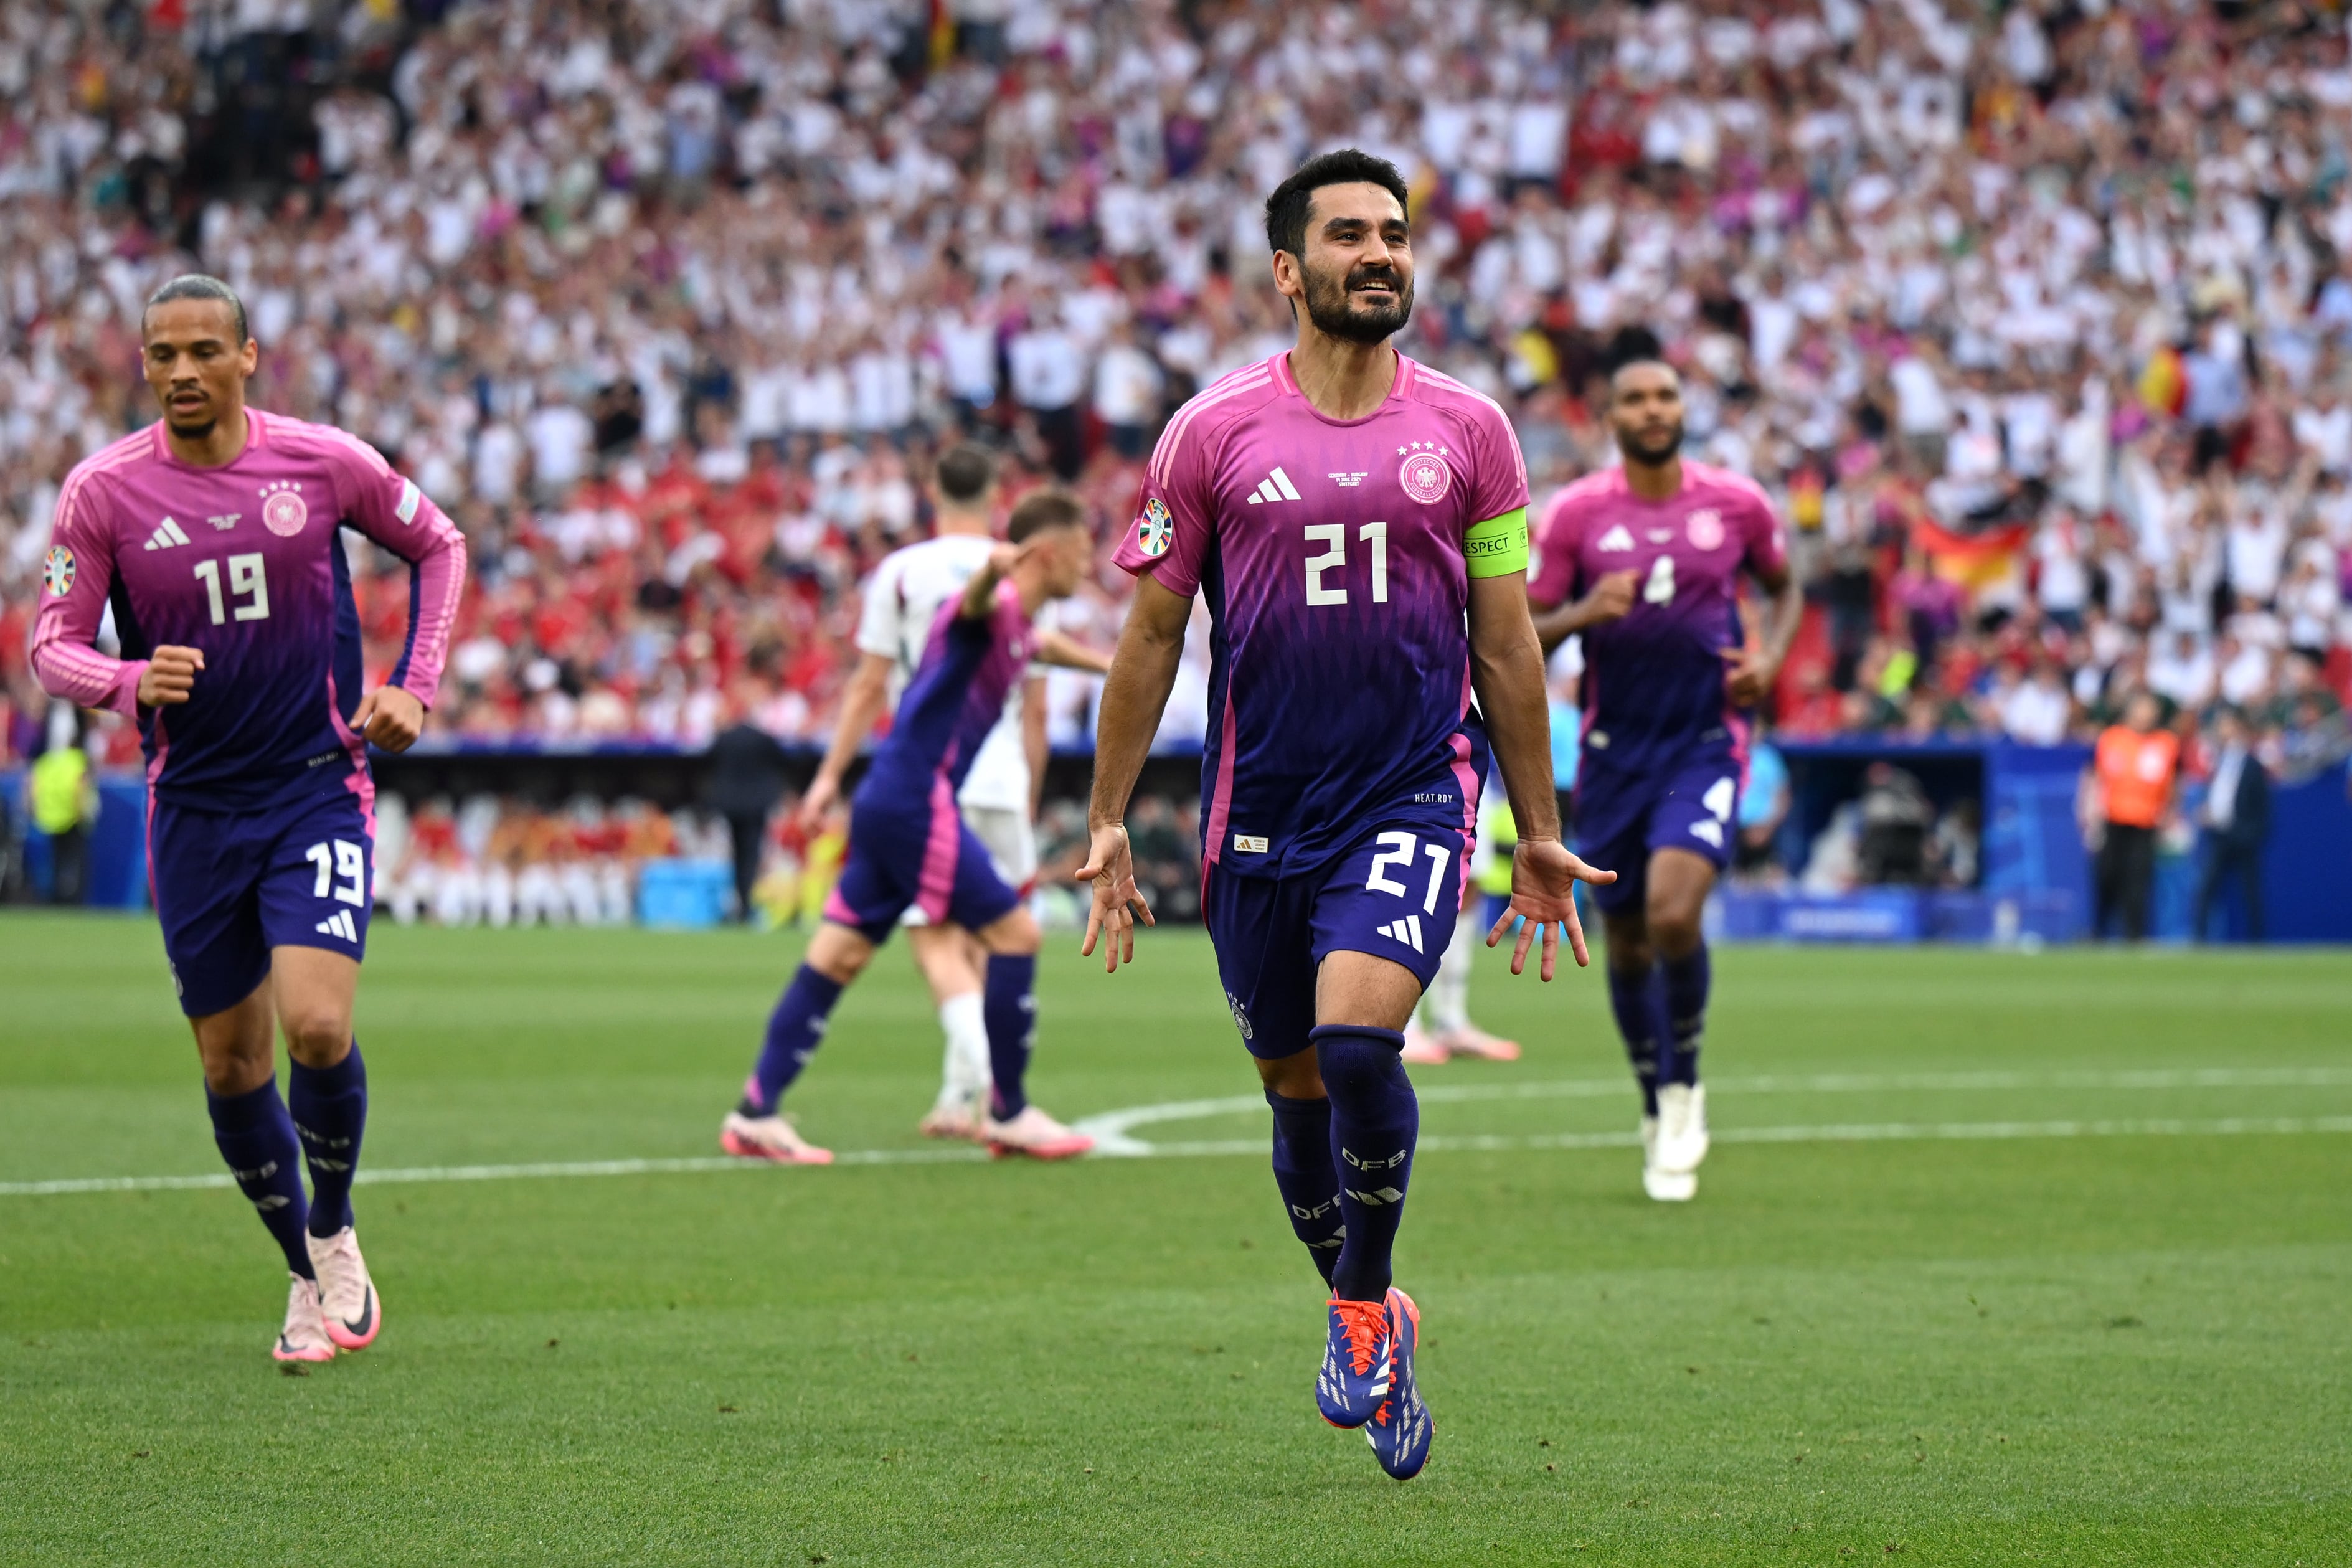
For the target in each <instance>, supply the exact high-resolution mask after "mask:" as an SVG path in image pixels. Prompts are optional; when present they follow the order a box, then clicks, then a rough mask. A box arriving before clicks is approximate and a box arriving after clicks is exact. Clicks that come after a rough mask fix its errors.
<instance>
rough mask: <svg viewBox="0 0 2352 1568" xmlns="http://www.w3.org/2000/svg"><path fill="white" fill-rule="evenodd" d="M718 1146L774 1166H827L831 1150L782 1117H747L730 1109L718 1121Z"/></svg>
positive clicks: (745, 1157)
mask: <svg viewBox="0 0 2352 1568" xmlns="http://www.w3.org/2000/svg"><path fill="white" fill-rule="evenodd" d="M719 1147H720V1148H721V1149H724V1150H726V1151H727V1152H729V1153H730V1154H732V1155H734V1156H736V1157H737V1158H738V1159H742V1160H765V1161H768V1162H769V1163H772V1164H777V1165H830V1164H832V1163H833V1151H832V1150H830V1149H820V1148H818V1147H817V1146H816V1145H815V1144H814V1143H812V1142H809V1141H808V1140H807V1139H805V1138H803V1137H802V1136H801V1135H800V1134H799V1133H798V1132H796V1131H793V1124H792V1123H791V1122H789V1121H785V1120H784V1119H783V1118H782V1117H781V1116H746V1115H744V1114H743V1113H742V1112H741V1111H740V1110H730V1111H729V1112H728V1113H727V1120H726V1121H722V1122H720V1123H719Z"/></svg>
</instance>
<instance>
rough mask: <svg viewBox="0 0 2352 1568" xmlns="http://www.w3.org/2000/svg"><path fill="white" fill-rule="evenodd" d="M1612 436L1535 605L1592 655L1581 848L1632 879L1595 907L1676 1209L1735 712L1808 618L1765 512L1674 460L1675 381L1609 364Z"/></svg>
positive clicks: (1690, 1142) (1573, 502) (1765, 682)
mask: <svg viewBox="0 0 2352 1568" xmlns="http://www.w3.org/2000/svg"><path fill="white" fill-rule="evenodd" d="M1609 424H1610V428H1611V430H1612V433H1613V434H1614V435H1615V437H1616V438H1617V450H1618V453H1619V455H1620V456H1621V457H1622V458H1623V461H1622V463H1621V464H1620V465H1619V466H1618V467H1616V468H1604V469H1602V470H1601V471H1600V472H1598V473H1594V474H1589V475H1587V476H1585V477H1584V478H1583V479H1579V480H1577V481H1576V482H1575V483H1574V484H1572V485H1570V486H1569V487H1568V488H1567V489H1563V490H1561V491H1560V492H1559V495H1557V496H1555V497H1554V498H1553V499H1552V501H1551V504H1550V505H1549V507H1547V508H1546V509H1545V510H1544V514H1543V520H1542V522H1541V524H1540V526H1539V527H1538V530H1537V535H1536V539H1537V551H1538V566H1537V570H1536V574H1535V580H1534V582H1533V583H1532V584H1529V586H1528V598H1529V600H1530V601H1531V602H1532V604H1533V605H1535V607H1536V609H1537V612H1538V613H1537V615H1536V622H1535V624H1536V630H1537V633H1538V635H1539V636H1540V637H1542V638H1543V645H1544V647H1545V648H1546V650H1547V651H1549V649H1550V648H1552V647H1555V646H1556V645H1558V644H1559V643H1560V642H1561V641H1563V640H1565V639H1566V638H1568V637H1571V636H1577V635H1581V636H1582V637H1583V638H1584V700H1583V704H1582V706H1583V710H1584V733H1583V737H1582V751H1581V754H1580V758H1579V760H1578V763H1577V773H1576V833H1577V844H1578V847H1580V848H1581V849H1583V850H1584V851H1585V852H1586V853H1588V854H1590V855H1592V856H1594V857H1595V858H1599V859H1601V860H1602V861H1604V862H1605V863H1607V864H1609V865H1611V866H1616V867H1622V868H1626V870H1625V872H1624V874H1623V875H1622V877H1621V878H1620V879H1619V880H1618V881H1617V882H1615V883H1614V884H1613V885H1612V886H1609V887H1606V888H1602V889H1598V890H1597V891H1596V892H1595V893H1594V894H1593V899H1594V901H1595V902H1596V903H1598V904H1599V905H1600V906H1601V920H1602V922H1603V924H1604V925H1606V927H1607V928H1608V933H1609V960H1608V963H1609V1001H1610V1005H1611V1007H1612V1010H1613V1011H1614V1012H1615V1014H1616V1016H1617V1028H1618V1032H1619V1033H1620V1034H1622V1035H1623V1036H1624V1037H1625V1049H1626V1052H1627V1054H1628V1055H1629V1056H1630V1057H1631V1058H1632V1059H1633V1074H1634V1076H1635V1078H1637V1079H1640V1081H1641V1087H1642V1147H1643V1164H1642V1184H1643V1188H1644V1189H1645V1190H1646V1191H1647V1192H1648V1193H1649V1194H1650V1196H1652V1197H1653V1198H1656V1199H1658V1200H1660V1201H1661V1202H1668V1203H1676V1202H1684V1201H1686V1200H1688V1199H1689V1198H1690V1197H1691V1196H1692V1195H1693V1194H1696V1192H1697V1190H1698V1166H1699V1162H1700V1161H1701V1160H1703V1159H1705V1158H1706V1148H1707V1133H1706V1089H1704V1088H1703V1087H1702V1086H1701V1085H1700V1083H1699V1078H1698V1054H1699V1037H1700V1034H1701V1032H1702V1030H1703V1029H1704V1028H1705V1026H1706V996H1707V973H1708V970H1707V954H1706V942H1705V941H1704V940H1702V938H1701V936H1700V934H1699V914H1700V911H1701V910H1703V909H1704V908H1705V907H1706V895H1707V892H1708V890H1709V889H1712V888H1713V887H1714V886H1715V879H1716V877H1717V874H1718V873H1719V872H1721V871H1722V869H1723V868H1724V867H1725V866H1726V865H1727V864H1729V862H1730V858H1731V853H1732V849H1733V847H1734V843H1735V839H1736V836H1737V835H1738V821H1739V792H1740V790H1741V789H1742V788H1743V787H1744V786H1745V784H1746V780H1747V774H1748V721H1747V720H1745V719H1744V718H1742V717H1741V716H1740V712H1739V710H1741V709H1743V708H1748V707H1752V706H1753V705H1755V704H1756V703H1758V702H1760V701H1762V700H1764V698H1765V697H1766V696H1767V695H1768V694H1769V692H1770V691H1771V689H1772V683H1773V681H1774V679H1776V678H1777V677H1778V676H1779V674H1780V664H1781V661H1782V660H1783V659H1784V658H1787V657H1788V652H1789V644H1790V641H1791V640H1792V639H1793V638H1794V637H1796V635H1797V626H1798V622H1799V620H1800V618H1801V616H1803V614H1804V598H1803V595H1802V594H1801V591H1800V590H1799V589H1798V587H1797V585H1796V584H1795V583H1794V582H1793V581H1792V580H1791V579H1790V575H1789V566H1788V559H1787V548H1786V542H1785V541H1784V539H1783V536H1782V533H1781V529H1780V520H1779V519H1778V518H1777V517H1775V516H1774V515H1773V511H1772V505H1771V502H1770V501H1769V500H1767V499H1766V497H1765V494H1764V491H1763V489H1762V488H1761V487H1759V485H1757V484H1756V482H1755V481H1754V480H1752V479H1746V478H1743V477H1741V476H1740V475H1738V474H1734V473H1730V472H1727V471H1726V470H1725V469H1722V468H1709V467H1707V466H1706V465H1704V464H1701V463H1695V462H1685V460H1684V459H1683V458H1682V456H1681V452H1682V442H1683V397H1682V380H1681V378H1680V377H1679V376H1678V375H1676V374H1675V371H1674V368H1673V367H1672V366H1671V365H1668V364H1665V363H1663V362H1661V361H1659V360H1658V359H1656V358H1654V357H1647V358H1635V359H1632V360H1629V361H1628V362H1627V363H1623V364H1622V365H1620V366H1619V367H1618V369H1617V372H1616V374H1614V375H1613V376H1612V377H1611V378H1610V384H1609ZM1743 571H1744V572H1746V573H1747V574H1748V575H1750V576H1752V577H1754V578H1755V579H1756V581H1757V582H1758V583H1759V584H1760V585H1761V586H1762V587H1763V589H1764V591H1765V592H1766V593H1768V594H1769V595H1772V611H1771V618H1770V622H1769V626H1767V627H1766V629H1765V633H1764V637H1763V645H1762V646H1761V647H1753V646H1750V644H1749V643H1748V639H1747V637H1746V636H1745V635H1744V634H1743V632H1742V630H1741V627H1740V620H1739V576H1740V574H1741V573H1742V572H1743Z"/></svg>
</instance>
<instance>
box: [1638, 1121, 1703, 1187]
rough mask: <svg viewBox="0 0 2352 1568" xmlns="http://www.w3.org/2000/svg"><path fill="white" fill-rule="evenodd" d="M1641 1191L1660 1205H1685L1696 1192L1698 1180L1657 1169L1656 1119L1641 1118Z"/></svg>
mask: <svg viewBox="0 0 2352 1568" xmlns="http://www.w3.org/2000/svg"><path fill="white" fill-rule="evenodd" d="M1642 1190H1643V1192H1645V1193H1647V1194H1650V1196H1651V1197H1653V1198H1654V1199H1655V1200H1656V1201H1658V1202H1659V1203H1662V1204H1686V1203H1688V1202H1690V1201H1691V1199H1692V1197H1693V1196H1695V1195H1696V1194H1697V1192H1698V1178H1697V1177H1696V1175H1693V1174H1690V1173H1687V1172H1683V1173H1676V1172H1673V1171H1662V1170H1660V1169H1659V1168H1658V1119H1657V1118H1656V1117H1654V1116H1644V1117H1643V1118H1642Z"/></svg>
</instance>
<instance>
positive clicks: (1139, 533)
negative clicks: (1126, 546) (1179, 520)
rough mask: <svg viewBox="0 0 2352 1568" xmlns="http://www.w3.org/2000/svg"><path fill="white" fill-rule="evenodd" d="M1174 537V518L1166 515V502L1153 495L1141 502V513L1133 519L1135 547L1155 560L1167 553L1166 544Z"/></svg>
mask: <svg viewBox="0 0 2352 1568" xmlns="http://www.w3.org/2000/svg"><path fill="white" fill-rule="evenodd" d="M1175 537H1176V520H1175V519H1174V518H1172V517H1170V516H1169V515H1168V503H1167V502H1165V501H1163V500H1160V498H1159V497H1158V496H1153V497H1152V498H1151V499H1150V500H1147V501H1145V502H1144V503H1143V515H1142V516H1141V517H1139V518H1137V519H1136V520H1135V547H1136V548H1137V549H1138V550H1140V551H1142V552H1143V553H1144V554H1145V555H1147V556H1149V557H1150V559H1152V560H1154V561H1157V560H1159V559H1160V557H1161V556H1163V555H1165V554H1167V553H1168V546H1169V544H1170V542H1171V541H1173V540H1174V539H1175Z"/></svg>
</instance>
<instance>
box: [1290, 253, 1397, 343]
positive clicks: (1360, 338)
mask: <svg viewBox="0 0 2352 1568" xmlns="http://www.w3.org/2000/svg"><path fill="white" fill-rule="evenodd" d="M1298 270H1299V272H1300V274H1301V275H1302V276H1303V277H1304V278H1305V279H1306V282H1307V320H1308V321H1312V322H1314V323H1315V329H1316V331H1319V332H1322V333H1323V334H1325V335H1326V336H1328V337H1334V338H1342V339H1345V340H1346V341H1347V342H1351V343H1381V342H1387V341H1388V340H1389V339H1390V338H1391V337H1393V336H1394V335H1395V334H1396V333H1398V332H1400V331H1403V330H1404V324H1405V322H1407V321H1411V320H1412V284H1411V283H1409V282H1406V281H1405V280H1404V279H1402V278H1400V277H1399V276H1398V275H1397V272H1396V270H1395V268H1387V267H1382V268H1369V267H1364V268H1357V269H1356V270H1355V271H1353V272H1350V273H1349V274H1348V276H1347V277H1346V279H1336V280H1335V279H1333V278H1332V277H1331V275H1330V274H1328V273H1325V272H1317V271H1315V270H1314V269H1313V268H1310V267H1308V266H1307V264H1306V263H1305V262H1304V261H1301V262H1300V263H1299V266H1298ZM1374 279H1383V280H1385V281H1386V282H1387V283H1388V284H1389V285H1390V286H1391V288H1393V289H1396V303H1395V304H1393V305H1379V306H1373V307H1370V308H1369V309H1365V310H1359V309H1357V308H1356V304H1355V297H1354V295H1353V294H1352V293H1351V292H1350V290H1352V289H1355V288H1357V287H1358V286H1359V285H1360V284H1364V283H1369V282H1371V281H1373V280H1374Z"/></svg>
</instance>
